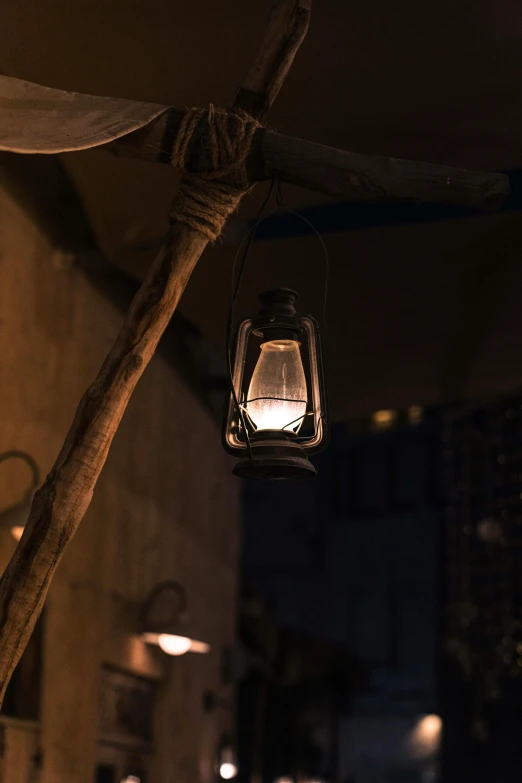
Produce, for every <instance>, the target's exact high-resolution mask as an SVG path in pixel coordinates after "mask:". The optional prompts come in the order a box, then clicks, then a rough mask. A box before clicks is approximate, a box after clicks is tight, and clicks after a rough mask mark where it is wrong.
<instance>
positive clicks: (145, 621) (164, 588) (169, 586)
mask: <svg viewBox="0 0 522 783" xmlns="http://www.w3.org/2000/svg"><path fill="white" fill-rule="evenodd" d="M169 591H170V592H172V593H174V594H175V595H176V598H177V599H178V606H177V609H176V616H175V617H172V618H168V619H167V620H166V621H164V623H165V624H170V623H172V624H174V623H177V622H179V621H180V620H181V621H183V620H186V618H187V608H188V602H187V591H186V590H185V588H184V587H183V585H182V584H180V583H179V582H176V581H173V580H172V581H165V582H160V583H159V584H157V585H156V587H153V588H152V590H151V591H150V593H149V594H148V596H147V598H146V600H145V602H144V604H143V609H142V616H141V627H142V629H144V630H146V629H149V627H152V626H153V625H154V624H152V625H151V623H150V620H149V615H150V613H151V611H152V609H153V608H154V604H155V603H156V601H157V600H158V598H159V597H160V595H162V594H163V593H165V592H169Z"/></svg>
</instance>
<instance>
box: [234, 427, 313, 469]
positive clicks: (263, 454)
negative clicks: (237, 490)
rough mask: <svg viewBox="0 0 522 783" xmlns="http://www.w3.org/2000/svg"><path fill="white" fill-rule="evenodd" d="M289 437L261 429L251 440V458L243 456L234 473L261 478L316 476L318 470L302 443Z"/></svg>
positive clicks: (289, 435) (290, 435)
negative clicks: (275, 434)
mask: <svg viewBox="0 0 522 783" xmlns="http://www.w3.org/2000/svg"><path fill="white" fill-rule="evenodd" d="M292 436H293V433H291V434H290V433H289V434H288V437H286V436H285V437H283V438H281V437H280V436H279V437H277V438H276V437H274V435H273V434H272V433H270V432H268V431H266V430H265V431H264V432H263V431H261V432H259V433H257V434H256V436H254V438H253V439H252V441H251V448H252V459H250V457H247V458H246V459H242V460H240V461H239V462H238V463H237V464H236V466H235V467H234V471H233V472H234V474H235V475H236V476H239V477H240V478H249V479H258V480H259V481H299V480H302V479H308V478H313V477H314V476H316V475H317V471H316V469H315V468H314V466H313V465H312V463H311V462H310V461H309V459H308V457H307V456H306V454H305V451H304V449H303V447H302V446H301V445H300V444H299V443H296V442H295V441H294V442H293V441H292V440H291V438H292Z"/></svg>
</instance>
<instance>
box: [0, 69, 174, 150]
mask: <svg viewBox="0 0 522 783" xmlns="http://www.w3.org/2000/svg"><path fill="white" fill-rule="evenodd" d="M166 108H167V107H165V106H159V105H158V104H155V103H143V102H141V101H127V100H124V99H123V98H106V97H100V96H95V95H82V94H81V93H77V92H67V91H65V90H56V89H53V88H51V87H44V86H43V85H40V84H33V83H32V82H27V81H23V80H22V79H15V78H13V77H9V76H1V75H0V150H6V151H8V152H19V153H25V154H30V153H41V154H54V153H58V152H72V151H74V150H85V149H89V148H90V147H99V146H100V145H102V144H107V143H108V142H110V141H114V139H118V138H120V137H121V136H125V134H127V133H131V132H132V131H135V130H138V128H142V127H143V126H144V125H147V124H148V123H149V122H151V120H153V119H155V118H156V117H158V116H159V115H160V114H162V113H163V112H164V111H165V110H166Z"/></svg>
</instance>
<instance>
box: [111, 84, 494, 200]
mask: <svg viewBox="0 0 522 783" xmlns="http://www.w3.org/2000/svg"><path fill="white" fill-rule="evenodd" d="M243 97H244V99H245V105H246V106H247V107H249V108H251V107H250V106H249V101H248V98H249V96H248V95H246V94H245V93H243ZM183 114H184V112H183V111H181V110H180V109H168V110H167V111H166V112H165V113H164V114H162V115H161V116H160V117H158V119H156V120H154V121H153V122H152V123H150V124H149V125H147V126H146V127H145V128H141V129H140V130H139V131H134V132H133V133H129V134H127V136H122V137H121V138H119V139H117V140H116V141H113V142H111V143H110V144H106V145H105V147H103V149H106V150H107V151H109V152H110V153H111V154H113V155H116V156H118V157H129V158H140V159H142V160H147V161H150V162H159V163H170V155H169V153H168V151H169V150H170V149H172V141H173V139H174V138H175V136H176V133H177V131H178V128H179V126H180V124H181V120H182V118H183ZM200 134H201V135H204V129H201V131H200ZM190 162H191V170H193V171H208V169H209V168H210V166H211V163H210V159H209V155H208V153H206V152H205V149H204V147H202V146H201V145H200V144H199V137H198V136H196V137H195V139H194V143H193V145H192V154H191V156H190ZM247 170H248V177H249V179H250V181H251V182H261V181H263V180H270V179H278V180H281V182H290V183H292V184H294V185H300V186H302V187H305V188H309V189H310V190H316V191H318V192H320V193H324V194H325V195H327V196H332V197H334V198H339V199H343V200H344V201H354V202H358V203H382V202H388V201H411V202H426V203H434V204H454V205H456V206H463V207H470V208H472V209H484V210H493V209H498V207H500V206H501V205H502V203H503V202H504V200H505V198H506V196H507V195H508V193H509V177H507V176H506V175H505V174H496V173H494V172H485V171H471V170H469V169H459V168H454V167H452V166H440V165H437V164H436V163H423V162H421V161H414V160H401V159H400V158H386V157H383V156H380V155H361V154H359V153H356V152H345V151H343V150H338V149H335V148H334V147H325V146H324V145H323V144H314V143H313V142H311V141H307V140H306V139H297V138H294V137H292V136H284V135H283V134H281V133H274V132H273V131H269V130H260V131H258V132H257V134H256V136H255V138H254V143H253V145H252V149H251V152H250V156H249V158H248V161H247Z"/></svg>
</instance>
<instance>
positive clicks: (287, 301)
mask: <svg viewBox="0 0 522 783" xmlns="http://www.w3.org/2000/svg"><path fill="white" fill-rule="evenodd" d="M298 296H299V294H298V293H297V292H296V291H292V289H291V288H273V289H271V290H270V291H263V293H262V294H259V301H260V302H261V304H262V305H263V307H262V309H261V312H260V313H259V314H260V315H266V314H270V313H273V314H276V315H286V316H295V315H296V311H295V307H294V305H295V300H296V299H297V298H298Z"/></svg>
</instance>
